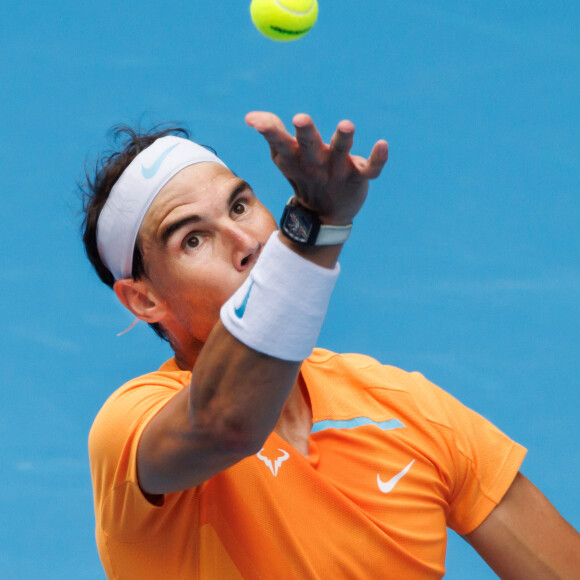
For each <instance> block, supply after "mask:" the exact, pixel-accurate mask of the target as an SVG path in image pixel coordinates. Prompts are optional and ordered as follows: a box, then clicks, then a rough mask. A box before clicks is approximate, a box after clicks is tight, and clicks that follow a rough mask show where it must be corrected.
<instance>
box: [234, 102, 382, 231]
mask: <svg viewBox="0 0 580 580" xmlns="http://www.w3.org/2000/svg"><path fill="white" fill-rule="evenodd" d="M246 123H247V124H248V125H250V127H253V128H254V129H256V130H257V131H258V132H259V133H261V134H262V135H263V136H264V137H265V139H266V141H268V144H269V145H270V152H271V155H272V159H273V160H274V163H275V164H276V166H277V167H278V169H280V171H281V172H282V174H283V175H284V176H285V177H286V179H288V181H289V182H290V184H291V185H292V187H293V189H294V193H295V195H296V197H297V199H298V200H299V201H300V203H302V204H303V205H304V206H305V207H307V208H308V209H311V210H312V211H314V212H316V213H317V214H318V216H319V217H320V219H321V221H322V222H323V223H326V224H335V225H343V224H349V223H351V222H352V220H353V218H354V216H355V215H356V214H357V213H358V211H359V210H360V208H361V207H362V205H363V203H364V202H365V199H366V196H367V192H368V188H369V180H371V179H375V178H377V177H378V176H379V175H380V174H381V171H382V169H383V167H384V165H385V163H386V162H387V158H388V145H387V142H386V141H385V140H382V139H381V140H380V141H377V142H376V143H375V145H374V147H373V149H372V151H371V154H370V156H369V158H368V159H365V158H364V157H359V156H357V155H351V154H350V149H351V147H352V144H353V136H354V125H353V124H352V123H351V122H350V121H341V122H340V123H339V124H338V126H337V128H336V131H335V133H334V135H333V136H332V139H331V141H330V144H328V145H327V144H326V143H324V142H323V141H322V138H321V137H320V133H319V132H318V130H317V129H316V126H315V125H314V122H313V121H312V119H311V118H310V117H309V116H308V115H305V114H298V115H296V116H295V117H294V119H293V120H292V123H293V125H294V128H295V132H296V137H292V135H290V134H289V133H288V132H287V131H286V128H285V127H284V124H283V123H282V121H281V120H280V119H279V118H278V117H277V116H276V115H274V114H272V113H266V112H261V111H254V112H252V113H248V114H247V115H246Z"/></svg>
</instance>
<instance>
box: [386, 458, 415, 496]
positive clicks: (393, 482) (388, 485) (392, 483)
mask: <svg viewBox="0 0 580 580" xmlns="http://www.w3.org/2000/svg"><path fill="white" fill-rule="evenodd" d="M413 463H415V460H414V459H413V461H411V463H409V465H407V467H404V468H403V469H401V471H399V473H397V475H395V476H394V477H391V479H389V481H381V476H380V475H379V474H378V473H377V483H378V484H379V489H380V490H381V491H382V492H383V493H389V492H390V491H392V490H393V488H394V487H395V485H397V483H399V480H400V479H402V478H403V477H405V475H406V474H407V472H408V471H409V469H411V465H413Z"/></svg>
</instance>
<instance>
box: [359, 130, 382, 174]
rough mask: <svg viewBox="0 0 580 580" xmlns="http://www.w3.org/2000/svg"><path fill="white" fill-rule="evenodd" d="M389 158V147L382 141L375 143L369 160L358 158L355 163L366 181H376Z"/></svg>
mask: <svg viewBox="0 0 580 580" xmlns="http://www.w3.org/2000/svg"><path fill="white" fill-rule="evenodd" d="M388 158H389V145H388V143H387V142H386V141H385V140H384V139H380V140H379V141H377V142H376V143H375V145H374V147H373V148H372V151H371V154H370V156H369V158H368V159H365V158H364V157H356V158H354V161H355V166H356V168H357V170H358V172H359V173H360V175H361V176H362V177H364V178H365V179H376V178H377V177H378V176H379V175H380V174H381V172H382V170H383V167H384V166H385V163H386V162H387V159H388Z"/></svg>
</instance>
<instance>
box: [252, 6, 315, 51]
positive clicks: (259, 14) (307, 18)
mask: <svg viewBox="0 0 580 580" xmlns="http://www.w3.org/2000/svg"><path fill="white" fill-rule="evenodd" d="M250 14H251V15H252V21H253V22H254V24H255V25H256V28H257V29H258V30H259V31H260V32H261V33H262V34H263V35H264V36H267V37H268V38H271V39H272V40H281V41H288V40H297V39H298V38H300V37H302V36H304V35H305V34H306V33H307V32H308V31H309V30H310V29H311V28H312V27H313V26H314V23H315V22H316V19H317V18H318V2H317V0H252V4H251V5H250Z"/></svg>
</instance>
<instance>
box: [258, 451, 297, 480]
mask: <svg viewBox="0 0 580 580" xmlns="http://www.w3.org/2000/svg"><path fill="white" fill-rule="evenodd" d="M262 451H264V448H263V447H262V449H260V451H258V453H256V457H257V458H258V459H260V460H262V461H263V462H264V463H265V464H266V465H267V466H268V468H269V469H270V471H271V472H272V475H273V476H274V477H276V476H277V475H278V470H279V469H280V466H281V465H282V463H283V462H284V461H286V459H288V458H289V457H290V454H289V453H288V452H287V451H284V449H278V451H279V452H280V453H281V454H282V455H278V457H276V458H275V459H274V461H272V459H270V458H269V457H266V456H265V455H262Z"/></svg>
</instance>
